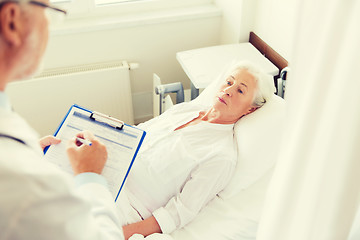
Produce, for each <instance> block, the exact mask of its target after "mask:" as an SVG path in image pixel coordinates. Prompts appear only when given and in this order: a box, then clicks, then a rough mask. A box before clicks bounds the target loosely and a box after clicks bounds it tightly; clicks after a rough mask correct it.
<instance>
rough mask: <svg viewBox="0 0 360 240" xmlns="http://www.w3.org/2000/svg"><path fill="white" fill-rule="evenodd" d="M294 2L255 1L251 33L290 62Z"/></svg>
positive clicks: (287, 0) (295, 5)
mask: <svg viewBox="0 0 360 240" xmlns="http://www.w3.org/2000/svg"><path fill="white" fill-rule="evenodd" d="M296 2H297V1H296V0H257V5H256V11H255V12H254V16H255V21H254V28H253V31H254V32H255V33H256V34H257V35H258V36H259V37H261V38H262V39H263V40H264V41H265V42H266V43H268V44H269V45H270V46H271V47H272V48H273V49H275V50H276V51H277V52H278V53H280V54H281V55H282V56H283V57H285V58H286V59H287V60H288V61H289V62H291V55H292V51H293V39H294V35H295V34H296V25H297V22H296V19H295V17H294V16H296V11H297V3H296Z"/></svg>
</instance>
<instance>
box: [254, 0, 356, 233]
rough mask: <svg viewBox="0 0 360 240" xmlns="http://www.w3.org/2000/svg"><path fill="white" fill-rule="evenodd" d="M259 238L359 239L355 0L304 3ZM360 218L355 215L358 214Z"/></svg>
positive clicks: (327, 0)
mask: <svg viewBox="0 0 360 240" xmlns="http://www.w3.org/2000/svg"><path fill="white" fill-rule="evenodd" d="M298 6H299V9H298V14H299V15H298V16H299V19H298V26H297V29H296V33H297V34H296V37H295V39H296V40H295V44H294V56H293V61H292V62H291V65H290V67H291V69H292V72H291V74H290V76H289V79H288V83H287V92H286V100H287V103H288V105H287V107H288V111H287V120H286V121H287V124H286V126H285V129H284V131H285V135H284V139H283V140H284V141H283V149H282V153H281V156H280V158H279V161H278V164H277V167H276V170H275V173H274V177H273V179H272V182H271V186H270V189H269V191H268V195H267V199H266V204H265V209H264V215H263V217H262V219H261V223H260V227H259V232H258V237H257V239H258V240H346V239H351V240H355V239H360V238H357V237H359V235H357V237H356V236H355V235H356V234H355V233H356V232H357V234H359V231H360V225H359V224H360V220H359V221H358V223H357V224H354V226H353V233H354V234H353V235H352V236H351V237H349V232H350V230H351V228H352V225H353V221H354V219H355V215H356V211H357V207H358V204H359V193H360V0H302V1H300V2H299V4H298ZM359 214H360V212H359Z"/></svg>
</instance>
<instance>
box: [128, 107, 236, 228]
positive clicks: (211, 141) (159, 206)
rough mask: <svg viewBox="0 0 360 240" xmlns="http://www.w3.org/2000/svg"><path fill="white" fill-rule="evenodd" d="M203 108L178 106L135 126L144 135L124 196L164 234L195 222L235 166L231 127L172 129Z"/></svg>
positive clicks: (210, 126) (200, 124)
mask: <svg viewBox="0 0 360 240" xmlns="http://www.w3.org/2000/svg"><path fill="white" fill-rule="evenodd" d="M201 110H202V107H201V106H196V105H194V104H189V103H184V104H178V105H175V106H174V107H172V108H171V109H169V110H168V111H167V112H165V113H164V114H162V115H161V116H159V117H157V118H155V119H152V120H150V121H148V122H146V123H144V124H141V125H139V128H142V129H144V130H146V132H147V135H146V137H145V140H144V143H143V146H142V147H141V149H140V152H139V154H138V157H137V158H136V160H135V162H134V166H133V168H132V170H131V172H130V175H129V177H128V180H127V183H126V189H125V192H127V197H128V199H129V201H130V204H131V205H132V206H133V208H135V209H136V211H137V212H138V213H139V214H140V215H141V217H142V218H143V219H146V218H148V217H150V216H151V215H153V216H154V217H155V218H156V220H157V222H158V223H159V225H160V227H161V230H162V232H163V233H171V232H172V231H174V230H175V229H178V228H180V227H182V226H184V225H186V224H187V223H189V222H190V221H191V220H192V219H194V217H195V216H196V215H197V214H198V213H199V211H200V210H201V209H202V208H203V207H204V206H205V205H206V204H207V203H208V202H209V201H210V200H211V199H212V198H214V197H215V195H216V194H217V193H219V192H220V191H221V190H222V189H224V187H225V186H226V184H227V183H228V182H229V180H230V178H231V176H232V173H233V170H234V168H235V163H236V146H235V143H234V138H233V124H212V123H208V122H200V123H199V124H196V125H191V126H187V127H185V128H182V129H180V130H176V131H174V130H175V129H176V128H177V127H179V126H181V125H183V124H185V123H187V122H189V121H191V120H192V119H194V118H196V117H197V116H198V115H199V111H201Z"/></svg>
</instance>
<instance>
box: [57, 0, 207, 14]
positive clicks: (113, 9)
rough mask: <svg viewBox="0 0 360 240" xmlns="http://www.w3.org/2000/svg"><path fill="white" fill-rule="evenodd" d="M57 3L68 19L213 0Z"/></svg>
mask: <svg viewBox="0 0 360 240" xmlns="http://www.w3.org/2000/svg"><path fill="white" fill-rule="evenodd" d="M58 1H59V2H56V3H55V5H57V6H59V7H61V8H64V9H66V10H67V11H68V16H67V18H68V19H78V18H87V17H103V16H119V14H121V15H129V14H135V13H141V12H150V11H159V10H166V9H172V10H173V9H176V8H185V7H191V6H197V5H203V4H209V3H213V0H132V1H129V2H120V3H113V4H106V5H96V4H95V1H96V0H58Z"/></svg>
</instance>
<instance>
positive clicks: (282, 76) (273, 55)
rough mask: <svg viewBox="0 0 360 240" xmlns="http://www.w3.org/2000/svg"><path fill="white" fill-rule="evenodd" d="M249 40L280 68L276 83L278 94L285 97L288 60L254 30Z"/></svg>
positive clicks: (275, 78) (275, 79)
mask: <svg viewBox="0 0 360 240" xmlns="http://www.w3.org/2000/svg"><path fill="white" fill-rule="evenodd" d="M249 42H250V43H251V44H252V45H253V46H254V47H255V48H256V49H257V50H259V52H261V54H262V55H264V57H266V58H267V59H268V60H269V61H270V62H272V63H273V64H274V65H275V66H276V67H277V68H278V69H279V75H277V76H275V77H274V84H275V86H276V91H277V92H276V94H277V95H279V96H280V97H282V98H283V97H284V93H285V83H286V81H285V80H286V75H287V72H288V70H289V68H288V65H289V63H288V61H287V60H286V59H285V58H283V57H282V56H281V55H280V54H279V53H277V52H276V51H275V50H274V49H272V48H271V47H270V46H269V45H268V44H267V43H266V42H264V41H263V40H262V39H261V38H260V37H259V36H258V35H256V34H255V33H254V32H250V37H249Z"/></svg>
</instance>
